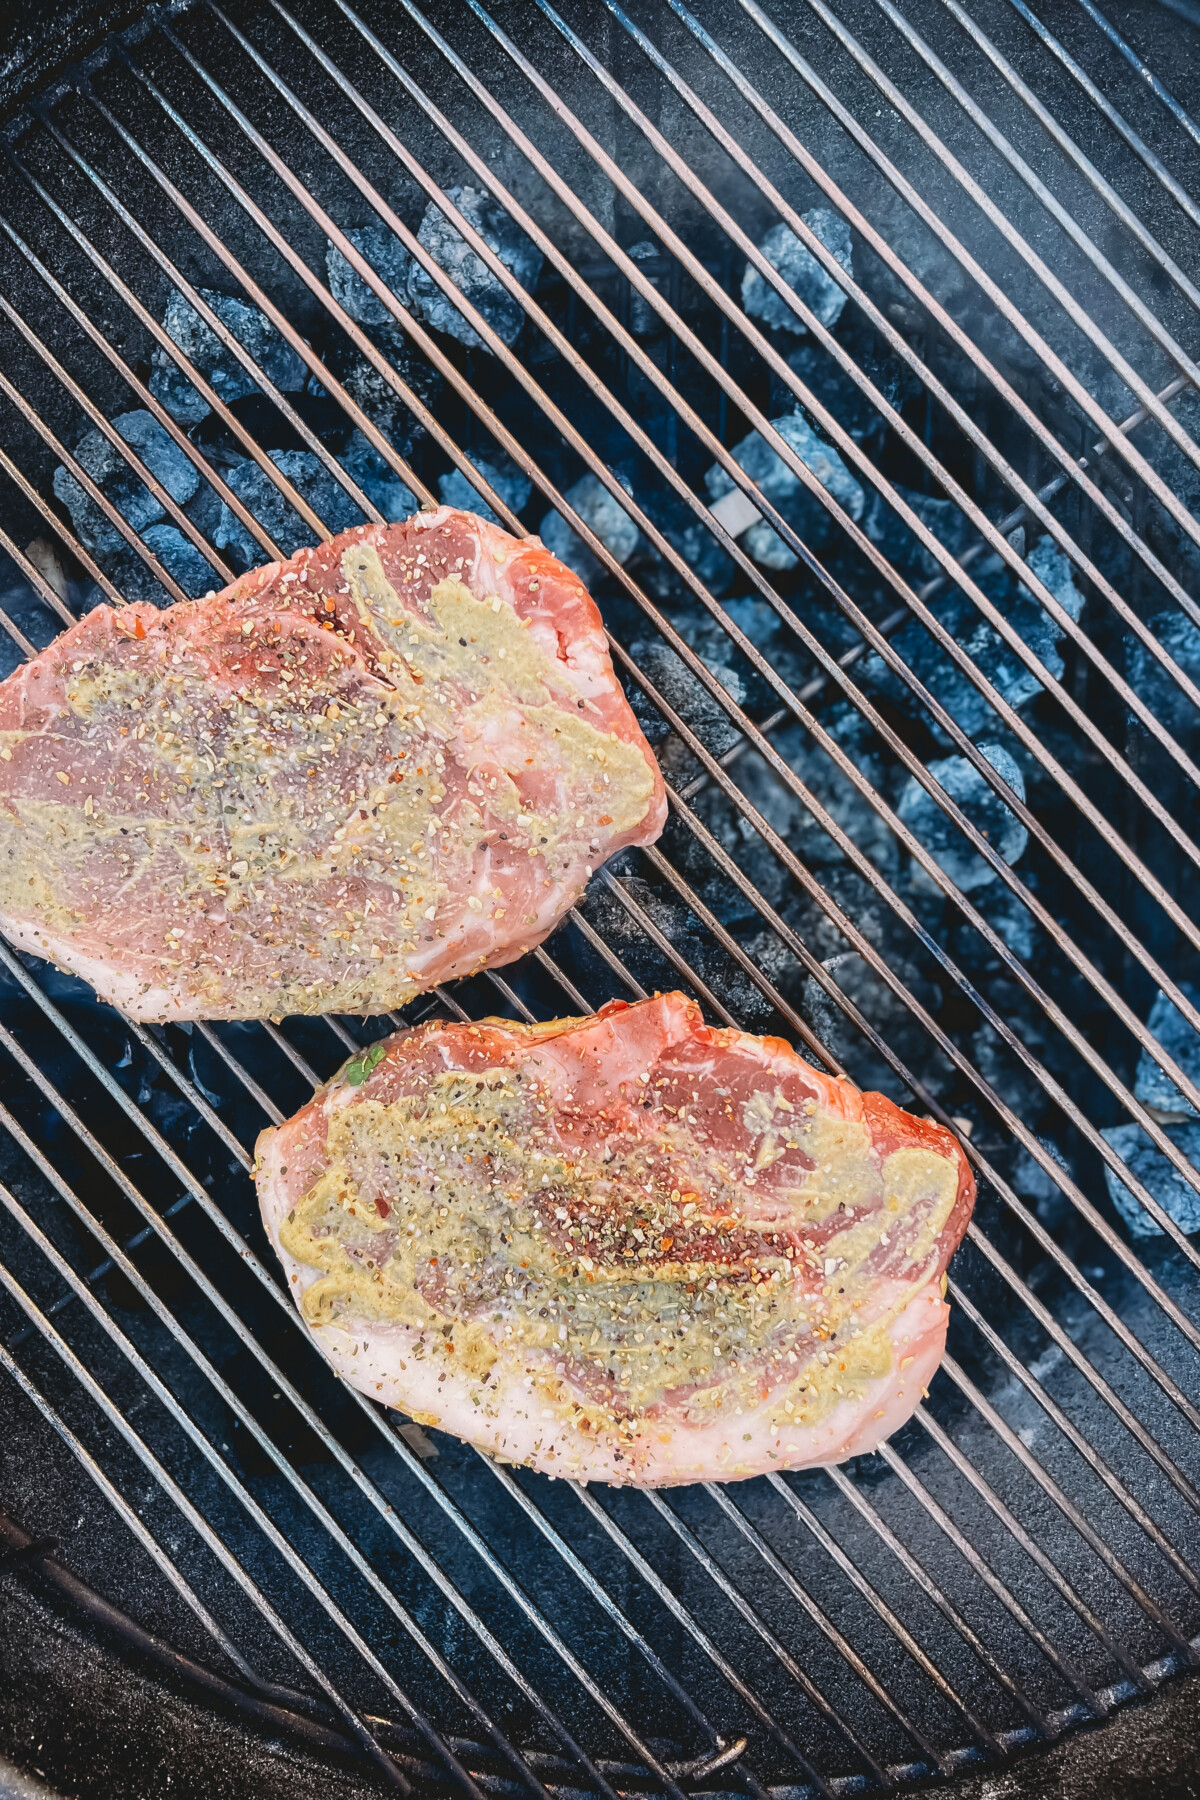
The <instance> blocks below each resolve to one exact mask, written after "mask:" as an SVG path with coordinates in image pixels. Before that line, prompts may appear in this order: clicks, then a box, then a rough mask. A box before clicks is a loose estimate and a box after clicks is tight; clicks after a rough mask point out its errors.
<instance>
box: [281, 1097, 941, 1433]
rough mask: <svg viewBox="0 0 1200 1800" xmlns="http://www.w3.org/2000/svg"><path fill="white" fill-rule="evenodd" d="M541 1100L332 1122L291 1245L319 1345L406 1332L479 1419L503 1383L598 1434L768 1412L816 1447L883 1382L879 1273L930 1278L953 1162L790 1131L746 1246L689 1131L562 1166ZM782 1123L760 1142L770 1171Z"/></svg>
mask: <svg viewBox="0 0 1200 1800" xmlns="http://www.w3.org/2000/svg"><path fill="white" fill-rule="evenodd" d="M537 1094H538V1089H537V1086H536V1083H531V1081H530V1079H529V1077H528V1075H526V1076H522V1075H521V1073H519V1072H518V1071H515V1070H513V1069H507V1068H492V1069H489V1070H488V1071H487V1072H486V1073H482V1074H481V1073H474V1072H473V1073H464V1072H461V1071H453V1072H447V1073H444V1074H440V1075H438V1076H436V1077H434V1078H432V1079H431V1080H429V1082H428V1084H427V1086H426V1087H425V1089H424V1091H422V1092H420V1093H410V1094H407V1095H404V1096H402V1097H400V1098H397V1099H393V1100H389V1101H382V1100H377V1099H372V1098H366V1097H358V1096H356V1097H355V1098H354V1099H352V1100H351V1101H350V1102H349V1103H348V1104H345V1105H340V1106H336V1107H335V1108H334V1109H333V1110H332V1112H331V1115H330V1118H329V1124H328V1132H327V1138H326V1142H325V1145H324V1153H323V1157H322V1173H321V1174H320V1176H319V1178H318V1179H317V1180H316V1181H315V1182H314V1183H313V1185H312V1186H311V1188H310V1189H309V1190H308V1192H307V1193H306V1194H305V1195H304V1197H303V1198H302V1199H301V1200H300V1201H299V1203H298V1204H297V1205H296V1206H295V1208H294V1209H293V1210H292V1211H291V1212H290V1213H289V1214H288V1215H287V1217H286V1219H285V1220H283V1221H282V1223H281V1225H280V1227H279V1238H280V1243H281V1246H282V1248H283V1249H284V1250H285V1251H286V1252H287V1253H288V1254H289V1255H291V1256H292V1257H294V1258H295V1259H296V1261H297V1262H299V1263H301V1264H303V1265H305V1266H307V1267H310V1268H313V1269H315V1270H318V1271H320V1275H319V1278H318V1279H317V1280H315V1281H313V1282H312V1283H311V1285H309V1286H308V1287H307V1289H306V1290H305V1291H304V1293H303V1296H302V1299H301V1310H302V1312H303V1315H304V1317H305V1319H306V1320H307V1322H308V1323H309V1324H310V1325H311V1326H313V1327H316V1328H321V1327H326V1326H332V1327H341V1328H342V1329H344V1330H346V1331H347V1332H349V1333H350V1334H352V1335H353V1334H354V1333H355V1332H356V1331H362V1330H366V1329H367V1328H368V1326H369V1323H370V1322H372V1321H382V1322H395V1323H400V1324H403V1325H406V1326H409V1327H411V1328H412V1329H413V1331H414V1332H415V1333H417V1334H418V1337H417V1339H416V1345H417V1347H416V1349H415V1350H414V1352H413V1354H415V1355H418V1356H427V1357H431V1358H435V1359H436V1358H443V1359H445V1362H446V1366H447V1367H451V1366H452V1367H453V1368H455V1369H457V1370H458V1371H460V1372H461V1373H464V1374H466V1375H467V1376H469V1377H471V1378H476V1379H480V1380H481V1381H482V1382H483V1383H484V1386H483V1387H482V1388H481V1390H480V1393H481V1404H484V1405H486V1403H487V1398H486V1379H487V1377H488V1376H489V1375H490V1373H491V1372H492V1370H493V1368H494V1365H495V1364H496V1363H497V1361H498V1360H500V1359H503V1362H504V1365H505V1366H506V1367H507V1368H508V1369H509V1371H510V1373H511V1372H512V1371H513V1370H514V1369H528V1370H529V1371H530V1372H531V1374H532V1375H533V1376H534V1378H535V1380H536V1382H537V1386H538V1390H539V1395H540V1399H541V1400H542V1401H544V1402H546V1403H548V1404H549V1405H550V1406H552V1407H554V1408H557V1409H558V1410H559V1411H561V1412H562V1413H563V1415H564V1416H570V1418H571V1420H572V1422H573V1423H574V1424H575V1425H576V1426H578V1425H579V1424H580V1420H581V1419H583V1420H584V1421H586V1423H585V1426H584V1428H585V1429H587V1428H591V1429H594V1430H598V1431H599V1430H604V1431H609V1430H612V1429H616V1430H618V1431H621V1430H622V1429H625V1430H628V1429H631V1428H633V1427H634V1426H636V1424H637V1423H638V1422H639V1421H640V1420H641V1419H642V1418H644V1417H645V1416H646V1415H648V1414H649V1415H653V1412H654V1409H655V1408H657V1407H661V1406H665V1405H670V1407H671V1408H672V1411H673V1412H675V1413H676V1414H677V1415H678V1416H680V1417H682V1418H683V1419H684V1420H685V1421H686V1422H689V1423H691V1424H694V1425H703V1424H706V1423H708V1422H710V1421H711V1420H712V1419H713V1418H716V1417H720V1418H722V1419H726V1420H728V1419H729V1418H731V1417H732V1418H736V1417H737V1415H738V1413H739V1412H740V1411H745V1412H750V1411H751V1410H753V1409H755V1408H757V1407H758V1406H759V1405H760V1404H761V1401H762V1400H763V1399H764V1398H766V1396H767V1394H768V1392H769V1393H770V1395H771V1401H772V1414H771V1416H772V1418H773V1419H775V1420H778V1421H779V1423H780V1424H781V1426H782V1427H784V1428H786V1426H787V1425H788V1424H796V1425H800V1424H804V1425H812V1424H813V1423H814V1422H816V1421H817V1420H818V1419H820V1418H821V1417H823V1416H824V1414H825V1413H827V1412H828V1411H829V1410H831V1409H832V1408H833V1407H834V1406H836V1405H837V1404H838V1403H839V1402H841V1401H842V1400H844V1399H847V1398H859V1397H861V1395H862V1393H863V1391H864V1388H865V1385H866V1384H867V1383H868V1382H870V1381H872V1380H874V1379H877V1378H879V1377H880V1376H884V1375H886V1374H888V1372H889V1370H890V1368H891V1357H892V1351H891V1344H890V1339H889V1337H888V1332H887V1327H888V1325H889V1323H890V1322H891V1320H892V1319H893V1318H894V1317H895V1316H896V1315H897V1314H898V1313H899V1312H900V1311H901V1310H902V1309H903V1307H904V1305H905V1304H906V1303H907V1301H908V1299H909V1298H911V1295H912V1293H913V1292H914V1291H915V1290H914V1289H913V1287H912V1284H911V1281H909V1280H900V1281H899V1282H897V1283H895V1284H894V1285H895V1286H896V1287H897V1288H898V1289H899V1290H900V1291H899V1292H898V1293H897V1294H896V1295H895V1296H894V1297H893V1298H892V1300H891V1301H889V1303H888V1304H886V1306H885V1307H884V1308H883V1310H882V1312H881V1311H880V1310H879V1308H878V1306H876V1307H875V1308H874V1309H872V1305H871V1301H872V1297H873V1293H874V1291H875V1290H876V1289H877V1288H878V1276H877V1273H876V1272H875V1271H872V1270H871V1269H870V1268H869V1267H868V1266H867V1265H868V1259H869V1258H870V1257H871V1255H872V1253H873V1252H878V1250H879V1246H880V1242H881V1237H882V1241H883V1242H884V1244H888V1243H890V1242H891V1241H892V1240H893V1239H895V1240H896V1242H897V1244H898V1245H902V1246H903V1247H904V1249H905V1252H906V1262H907V1263H908V1264H909V1265H911V1266H912V1269H913V1273H916V1268H917V1265H919V1264H920V1263H921V1262H923V1261H924V1259H925V1258H926V1257H928V1256H929V1254H930V1253H931V1252H932V1250H933V1248H934V1245H935V1241H936V1238H937V1236H938V1234H939V1232H940V1231H941V1230H942V1228H943V1227H944V1226H945V1224H946V1221H947V1219H948V1218H949V1215H950V1212H951V1210H952V1208H953V1205H954V1201H955V1197H956V1193H957V1185H958V1171H957V1168H956V1166H955V1164H954V1163H953V1162H952V1161H951V1160H950V1159H949V1158H946V1157H943V1156H939V1155H937V1154H936V1153H934V1152H932V1151H930V1150H927V1149H923V1148H920V1147H909V1148H904V1149H900V1150H897V1151H895V1152H893V1153H892V1154H891V1155H890V1156H888V1157H886V1158H880V1156H879V1155H878V1153H877V1152H876V1151H875V1150H874V1149H873V1147H872V1145H871V1141H870V1135H869V1133H868V1131H867V1129H866V1127H865V1126H864V1125H863V1124H862V1123H861V1122H859V1121H856V1120H848V1119H844V1118H838V1117H835V1116H833V1115H831V1114H827V1113H825V1112H823V1111H814V1112H812V1113H810V1114H807V1115H805V1116H803V1117H796V1118H793V1119H791V1120H789V1121H786V1122H785V1123H784V1124H783V1125H782V1126H781V1127H780V1128H781V1129H784V1130H786V1131H787V1133H788V1136H789V1138H790V1141H791V1143H792V1144H793V1145H795V1144H797V1143H799V1144H801V1145H803V1147H804V1149H805V1153H806V1155H807V1156H809V1157H811V1159H812V1162H813V1167H812V1168H811V1170H810V1171H809V1172H808V1174H807V1175H806V1176H805V1177H804V1178H803V1180H802V1182H801V1183H800V1184H799V1185H797V1186H794V1187H789V1189H788V1190H786V1192H785V1194H784V1195H783V1196H782V1198H781V1197H780V1196H774V1197H773V1198H772V1201H771V1204H770V1206H769V1207H768V1208H766V1211H765V1214H764V1215H763V1216H761V1217H760V1218H759V1220H758V1223H757V1224H756V1225H755V1226H754V1228H753V1232H752V1233H751V1234H750V1236H749V1237H748V1231H749V1226H748V1221H749V1220H751V1219H753V1217H754V1213H755V1208H756V1206H757V1205H758V1201H757V1199H756V1196H755V1194H754V1191H753V1188H752V1187H749V1186H746V1185H740V1184H739V1183H738V1181H737V1178H736V1176H735V1175H734V1174H733V1172H732V1171H729V1173H728V1175H725V1174H723V1173H722V1171H721V1167H720V1163H719V1158H714V1157H713V1156H712V1155H711V1154H710V1153H708V1152H706V1151H705V1150H704V1147H703V1146H702V1145H701V1144H699V1143H698V1141H697V1139H696V1138H695V1136H694V1134H693V1132H692V1130H691V1128H690V1127H689V1125H688V1124H687V1123H686V1122H681V1121H680V1120H679V1119H678V1118H671V1117H669V1116H666V1115H665V1114H659V1115H658V1116H657V1117H656V1121H655V1132H654V1134H653V1136H652V1137H649V1138H646V1139H640V1140H638V1139H633V1140H631V1139H628V1138H626V1139H624V1140H623V1141H622V1144H621V1147H620V1150H619V1152H614V1151H613V1150H612V1147H611V1145H610V1143H609V1140H608V1138H607V1137H605V1136H602V1135H599V1134H597V1136H596V1138H595V1140H594V1141H593V1142H582V1143H581V1142H579V1141H578V1140H577V1139H572V1140H571V1143H570V1146H569V1147H564V1144H563V1142H562V1141H561V1140H560V1139H558V1138H557V1136H556V1135H555V1134H554V1133H552V1132H551V1131H549V1130H548V1129H547V1128H546V1126H545V1124H544V1122H542V1121H543V1120H544V1113H545V1109H544V1108H542V1109H541V1110H539V1106H538V1103H537ZM764 1098H765V1097H763V1096H756V1100H758V1099H764ZM789 1110H790V1109H789ZM777 1111H778V1109H777V1108H776V1109H774V1110H768V1112H767V1113H766V1115H765V1117H763V1118H762V1119H760V1120H758V1121H756V1124H757V1133H756V1134H757V1136H758V1137H759V1142H760V1149H761V1145H762V1144H763V1143H766V1144H768V1146H769V1143H770V1137H771V1133H772V1131H773V1130H774V1129H775V1128H776V1126H780V1120H779V1119H778V1118H777V1117H776V1112H777ZM771 1160H773V1158H772V1157H770V1156H769V1157H768V1163H769V1162H770V1161H771ZM748 1166H749V1167H750V1168H751V1169H753V1168H754V1159H753V1158H751V1160H750V1163H749V1165H748ZM752 1179H754V1178H753V1176H752ZM856 1208H864V1209H868V1210H865V1211H864V1212H863V1214H862V1216H860V1217H856V1216H855V1213H856ZM839 1209H840V1210H841V1211H842V1212H844V1213H845V1214H846V1215H847V1223H846V1225H845V1227H844V1228H843V1229H841V1230H840V1231H837V1232H835V1233H834V1234H833V1235H832V1236H829V1237H826V1238H825V1239H824V1240H823V1241H822V1244H821V1246H820V1248H819V1250H816V1251H806V1250H805V1247H804V1240H803V1233H804V1230H805V1228H806V1227H809V1226H811V1225H813V1224H814V1223H815V1222H817V1221H827V1220H828V1219H829V1218H830V1216H831V1214H832V1215H837V1214H838V1213H839ZM760 1210H761V1209H760ZM748 1242H752V1253H751V1254H747V1248H746V1246H747V1243H748ZM906 1272H907V1271H906ZM797 1277H799V1278H800V1279H797ZM860 1315H861V1316H860ZM764 1384H765V1385H764Z"/></svg>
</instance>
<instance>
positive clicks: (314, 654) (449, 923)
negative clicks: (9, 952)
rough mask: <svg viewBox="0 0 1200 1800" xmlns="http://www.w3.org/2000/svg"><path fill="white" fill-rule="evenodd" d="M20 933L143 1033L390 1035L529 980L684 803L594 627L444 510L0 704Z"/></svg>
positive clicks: (24, 687) (505, 541) (6, 889)
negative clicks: (394, 1027) (233, 1029)
mask: <svg viewBox="0 0 1200 1800" xmlns="http://www.w3.org/2000/svg"><path fill="white" fill-rule="evenodd" d="M0 796H2V798H3V802H4V805H3V818H2V823H0V926H2V927H3V929H4V931H5V932H6V934H7V935H8V936H9V937H10V938H11V939H12V940H13V942H14V943H16V944H18V945H19V946H20V947H21V948H23V949H26V950H31V951H33V952H35V953H36V954H37V955H39V956H46V957H50V958H51V959H52V960H54V961H55V962H57V963H59V964H60V965H62V966H63V967H65V968H68V969H71V970H74V971H75V972H76V973H78V974H80V975H83V976H86V978H87V979H88V980H89V981H91V982H92V984H93V986H94V987H95V988H96V990H97V991H98V993H100V995H101V996H102V997H103V998H104V999H107V1000H111V1001H113V1002H114V1003H115V1004H117V1005H119V1006H121V1007H123V1008H124V1009H125V1010H126V1011H127V1012H129V1013H131V1014H132V1015H133V1016H134V1017H137V1018H141V1019H186V1018H203V1017H208V1018H252V1017H262V1016H272V1015H282V1014H287V1013H301V1012H310V1013H320V1012H364V1013H371V1012H382V1011H385V1010H387V1009H389V1008H391V1007H394V1006H399V1005H402V1004H404V1002H405V1001H407V1000H409V999H411V998H412V996H413V995H414V994H416V993H419V992H421V991H422V990H423V989H425V988H429V987H433V986H434V985H435V984H436V983H438V982H441V981H447V980H450V979H452V978H453V977H454V976H457V975H462V974H466V973H468V972H469V971H472V970H475V969H478V968H481V967H483V966H484V965H490V966H495V965H497V964H499V963H505V962H509V961H511V960H512V959H513V958H515V957H518V956H520V955H522V954H523V953H524V952H525V951H526V950H528V949H529V948H530V947H531V946H532V945H534V944H537V943H539V942H540V941H541V939H542V938H543V937H545V935H546V933H547V932H549V931H550V930H551V929H552V928H553V927H554V925H556V924H557V922H558V921H559V919H560V918H561V917H562V915H563V913H564V912H565V911H566V910H567V909H568V908H569V907H570V906H571V905H572V903H573V902H574V900H575V899H576V898H577V896H578V895H579V893H580V892H581V890H582V889H583V887H584V884H585V883H586V881H587V878H588V876H589V875H590V874H591V872H592V869H593V868H594V867H595V865H596V864H597V863H600V862H602V861H603V860H604V858H605V857H607V856H610V855H612V853H613V852H614V851H615V850H618V849H620V848H622V847H623V846H624V845H627V844H645V843H649V842H651V841H652V840H653V839H654V838H655V837H657V835H658V833H659V831H660V830H661V828H662V824H663V819H664V816H665V811H666V800H665V793H664V789H663V783H662V777H661V776H660V774H659V772H658V768H657V765H656V764H655V762H654V758H653V756H652V755H651V752H650V750H649V748H648V746H647V744H646V742H645V740H644V738H643V737H642V734H641V732H640V730H639V729H638V726H637V723H636V721H635V719H634V717H633V714H632V713H631V712H630V710H629V707H628V705H627V704H626V702H625V698H624V695H623V693H622V691H621V688H620V686H619V684H618V682H617V680H616V677H615V676H614V674H613V669H612V665H611V663H610V661H609V657H608V650H607V646H606V643H605V638H604V633H603V630H602V628H601V624H600V618H599V614H598V613H597V611H596V608H595V606H594V604H593V602H592V601H591V599H590V598H589V596H588V595H587V594H586V593H585V591H584V590H583V588H582V587H581V586H580V584H579V581H578V580H577V578H576V577H575V576H574V575H572V574H571V573H570V571H569V570H567V569H565V568H564V567H563V566H562V564H561V563H559V562H557V561H556V560H555V559H554V558H553V557H552V556H550V555H549V554H548V553H547V552H546V551H545V550H543V549H542V548H541V547H540V546H539V545H536V544H531V543H528V542H525V543H522V542H520V541H518V540H517V539H515V538H512V537H510V536H509V535H508V533H506V532H504V531H501V530H500V529H499V528H498V527H496V526H494V525H489V524H487V523H486V522H484V521H483V520H481V519H477V518H475V517H473V516H472V515H471V514H469V513H462V512H455V511H452V510H451V509H450V508H447V507H443V508H441V509H439V510H438V511H436V512H430V513H422V514H417V515H415V516H414V517H413V518H411V519H409V520H407V521H406V522H405V523H404V524H402V525H395V526H360V527H359V528H357V529H356V530H354V531H351V532H347V533H345V534H344V535H343V536H341V537H338V538H334V539H333V540H332V541H331V542H329V543H327V544H324V545H322V546H320V547H319V548H317V549H315V550H303V551H301V552H300V553H299V554H298V555H297V556H295V557H293V558H292V559H291V560H290V561H289V562H285V563H282V564H281V563H272V564H269V565H268V566H267V567H266V568H263V569H259V570H256V571H255V572H253V573H252V574H249V575H246V576H244V577H242V579H241V580H239V581H237V582H235V583H234V585H233V586H232V587H231V588H228V589H227V590H226V591H225V592H224V593H223V594H221V595H218V596H216V597H215V598H211V599H209V600H206V601H200V602H196V603H188V604H185V605H180V606H175V607H172V608H170V609H168V610H167V611H164V612H161V613H160V612H157V611H156V610H155V609H154V608H153V607H149V606H129V607H126V608H125V609H123V610H122V611H119V612H117V611H113V610H111V609H110V608H108V607H99V608H97V609H96V611H95V612H93V613H91V614H89V615H88V617H87V618H86V619H84V620H82V621H81V622H80V623H79V624H78V625H76V626H74V627H72V629H71V630H70V631H67V632H65V633H64V634H63V636H61V637H60V638H58V639H57V641H56V642H55V643H54V644H52V645H51V646H50V648H49V649H48V650H45V651H44V652H43V653H42V654H41V656H39V657H38V658H37V659H36V660H35V661H34V662H32V663H30V664H28V665H27V666H26V667H24V668H22V669H20V670H18V671H17V673H16V674H14V675H12V676H11V677H10V678H9V680H8V681H6V682H5V683H4V684H3V686H2V687H0Z"/></svg>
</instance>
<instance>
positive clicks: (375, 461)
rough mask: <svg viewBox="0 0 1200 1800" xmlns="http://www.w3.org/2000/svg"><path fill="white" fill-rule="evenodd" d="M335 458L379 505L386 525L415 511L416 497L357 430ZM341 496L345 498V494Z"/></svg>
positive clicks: (346, 496)
mask: <svg viewBox="0 0 1200 1800" xmlns="http://www.w3.org/2000/svg"><path fill="white" fill-rule="evenodd" d="M338 461H339V462H340V463H341V465H342V467H343V469H345V471H346V473H347V475H350V476H352V477H353V478H354V480H355V481H357V483H358V485H359V487H360V488H361V489H362V491H363V493H364V494H365V495H366V496H367V499H368V500H370V501H371V503H372V504H373V505H374V506H377V507H378V508H379V510H380V512H381V513H382V514H383V516H384V518H385V519H386V521H387V523H388V524H389V525H394V524H395V523H396V522H397V521H398V520H399V519H407V518H408V516H409V514H410V513H415V512H416V510H417V496H416V495H415V494H414V493H413V491H412V489H411V488H410V487H409V486H408V485H407V484H406V483H405V482H403V481H401V479H400V477H399V475H397V474H396V471H395V470H394V469H393V468H392V466H391V464H390V463H389V462H387V461H386V459H385V458H384V457H383V456H382V455H381V454H380V452H379V451H378V450H376V449H375V448H374V446H373V445H371V444H369V443H368V442H367V440H366V438H365V437H364V436H363V434H362V432H361V431H359V430H357V429H355V430H354V431H352V432H351V433H350V437H349V439H348V441H347V444H346V448H345V449H344V450H343V451H342V454H341V456H340V457H339V458H338ZM343 497H344V498H345V499H346V500H349V495H344V496H343ZM313 504H314V505H315V504H316V502H315V501H314V502H313ZM351 504H353V502H351Z"/></svg>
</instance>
